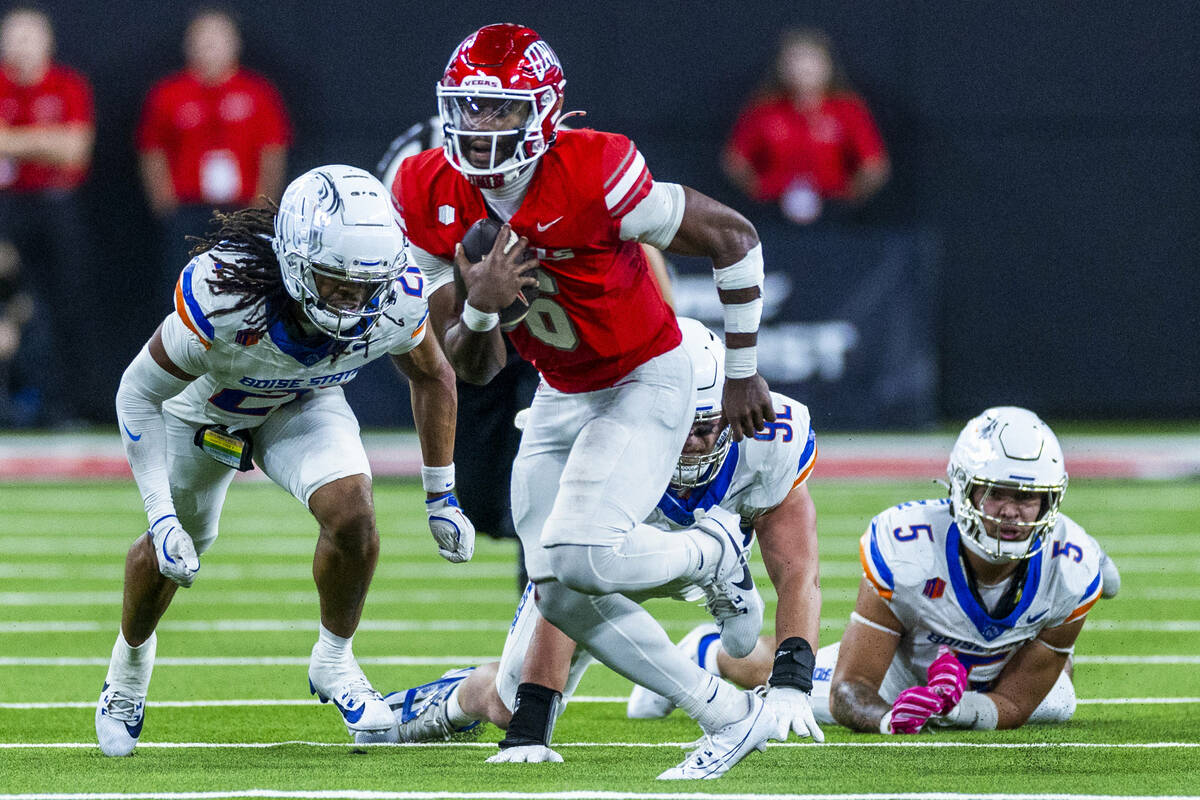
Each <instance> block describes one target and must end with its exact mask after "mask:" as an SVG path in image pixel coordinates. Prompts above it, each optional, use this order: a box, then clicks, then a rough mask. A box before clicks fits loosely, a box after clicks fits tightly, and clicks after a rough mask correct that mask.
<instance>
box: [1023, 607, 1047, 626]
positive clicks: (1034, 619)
mask: <svg viewBox="0 0 1200 800" xmlns="http://www.w3.org/2000/svg"><path fill="white" fill-rule="evenodd" d="M1048 613H1050V609H1048V608H1047V609H1046V610H1045V611H1043V612H1042V613H1040V614H1030V615H1029V616H1028V617H1026V618H1025V621H1026V622H1027V623H1033V622H1037V621H1038V620H1039V619H1041V618H1042V617H1044V616H1046V615H1047V614H1048Z"/></svg>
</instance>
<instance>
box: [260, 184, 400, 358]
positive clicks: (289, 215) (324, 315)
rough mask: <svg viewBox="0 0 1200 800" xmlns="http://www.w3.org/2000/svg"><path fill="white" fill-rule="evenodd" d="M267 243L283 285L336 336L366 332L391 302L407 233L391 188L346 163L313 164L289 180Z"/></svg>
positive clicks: (310, 315)
mask: <svg viewBox="0 0 1200 800" xmlns="http://www.w3.org/2000/svg"><path fill="white" fill-rule="evenodd" d="M271 245H272V247H273V248H274V250H275V255H276V257H277V258H278V259H279V267H280V269H281V270H282V271H283V285H284V288H285V289H287V293H288V294H289V295H291V296H292V298H293V299H295V300H296V301H297V302H299V303H300V304H301V306H303V308H304V314H305V316H307V317H308V319H309V320H310V321H311V322H312V323H313V324H314V325H316V326H317V327H318V328H320V329H321V331H322V332H323V333H326V334H328V335H329V336H331V337H333V338H334V339H338V340H340V341H351V340H354V339H361V338H362V337H363V336H366V335H367V333H368V332H369V331H370V330H371V328H373V327H374V326H375V323H377V322H378V321H379V319H380V317H382V316H383V315H384V314H385V313H386V312H387V310H388V309H389V308H391V306H392V305H393V304H394V303H395V302H396V297H397V294H396V281H397V279H398V278H399V277H400V276H401V275H402V274H403V273H404V271H405V269H407V268H408V240H407V239H406V238H405V236H404V231H403V230H402V229H401V228H400V221H399V217H398V215H397V213H396V211H395V209H394V207H393V205H392V199H391V195H389V194H388V191H387V190H386V189H385V188H383V184H381V183H380V182H379V180H378V179H377V178H375V176H373V175H371V173H369V172H367V171H366V170H361V169H359V168H357V167H348V166H346V165H344V164H331V165H329V166H324V167H317V168H316V169H311V170H309V171H308V172H306V173H304V174H303V175H301V176H300V177H299V178H296V180H294V181H292V182H291V183H290V184H288V187H287V189H286V190H285V191H284V193H283V199H282V200H281V201H280V203H279V212H278V213H277V214H276V215H275V236H274V238H273V239H272V240H271ZM319 279H320V280H321V283H322V285H323V291H324V294H322V289H319V288H318V286H317V282H318V280H319Z"/></svg>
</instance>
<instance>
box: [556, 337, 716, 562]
mask: <svg viewBox="0 0 1200 800" xmlns="http://www.w3.org/2000/svg"><path fill="white" fill-rule="evenodd" d="M692 374H693V373H692V367H691V362H690V361H689V360H688V357H687V355H686V354H685V353H684V352H683V350H682V348H676V349H675V350H672V351H670V352H668V353H664V354H663V355H660V356H657V357H655V358H652V359H650V360H649V361H647V362H646V363H645V364H642V365H641V366H639V367H638V368H637V369H635V370H633V372H631V373H630V374H629V375H627V376H625V377H624V378H622V379H621V380H620V381H618V383H617V384H616V385H615V386H613V387H611V388H608V389H603V390H600V391H597V392H589V393H587V395H586V396H581V397H580V400H581V402H584V403H586V404H587V406H588V409H587V412H586V414H585V419H584V420H583V424H582V425H581V426H580V428H579V434H578V436H576V437H575V441H574V443H573V444H572V445H571V450H570V454H569V455H568V456H567V460H566V464H565V465H564V466H563V469H562V474H561V475H560V478H559V488H558V493H557V496H556V497H555V499H554V505H553V508H552V509H551V512H550V516H549V518H548V519H547V520H546V526H545V529H544V530H543V532H542V546H543V547H552V546H554V545H560V544H584V545H597V544H613V545H616V544H619V543H620V542H621V541H622V540H623V539H624V538H625V536H626V535H627V534H628V533H629V531H630V530H632V529H633V527H634V526H635V525H637V524H638V523H640V522H642V520H644V519H645V518H646V516H647V515H648V514H649V513H650V512H651V511H652V510H654V507H655V505H656V504H657V503H658V501H659V499H660V498H661V497H662V493H663V491H664V490H665V489H666V488H667V482H668V481H669V480H670V477H671V471H672V469H674V466H675V463H676V462H677V461H678V459H679V453H680V451H681V450H682V449H683V444H684V441H685V440H686V439H687V434H688V430H689V429H690V428H691V424H692V416H693V408H694V406H695V389H694V387H693V386H692V380H693V378H692Z"/></svg>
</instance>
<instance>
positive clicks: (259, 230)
mask: <svg viewBox="0 0 1200 800" xmlns="http://www.w3.org/2000/svg"><path fill="white" fill-rule="evenodd" d="M278 210H279V209H278V206H276V205H275V204H274V203H271V204H270V207H268V208H246V209H242V210H240V211H230V212H223V211H214V212H213V215H212V220H211V223H210V224H211V225H212V226H213V227H214V228H215V230H212V231H209V232H208V233H206V234H205V235H204V236H189V237H188V238H189V239H191V240H192V241H194V242H195V243H196V246H195V247H193V248H192V251H191V254H192V255H194V256H195V255H199V254H200V253H203V252H205V251H207V250H213V249H219V250H221V251H225V252H232V253H237V254H238V255H239V256H240V257H239V258H237V259H236V260H231V261H222V260H219V259H218V260H217V264H218V266H219V267H220V269H219V270H217V272H216V277H213V278H209V280H208V284H209V286H211V287H212V290H213V294H225V293H231V294H236V295H240V296H241V300H239V301H238V302H237V303H235V304H234V305H233V306H231V307H230V308H224V309H221V310H219V311H215V312H213V313H214V314H230V313H233V312H235V311H244V310H246V309H248V308H254V307H256V306H257V310H256V311H255V312H254V313H253V314H250V315H248V316H247V317H246V324H248V325H249V326H250V327H251V328H253V329H254V330H256V331H257V332H258V333H260V334H261V333H265V332H266V331H267V329H268V328H270V327H271V326H272V325H273V324H274V323H275V322H276V320H278V319H279V318H280V317H281V316H282V315H283V313H284V312H285V311H286V310H287V308H288V303H289V300H290V296H289V295H288V293H287V290H286V289H285V288H284V287H283V275H282V273H281V272H280V270H279V261H278V259H276V257H275V251H274V250H272V249H271V238H272V237H273V236H274V234H275V212H276V211H278Z"/></svg>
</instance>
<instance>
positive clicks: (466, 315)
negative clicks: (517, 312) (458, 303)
mask: <svg viewBox="0 0 1200 800" xmlns="http://www.w3.org/2000/svg"><path fill="white" fill-rule="evenodd" d="M462 321H463V324H464V325H466V326H467V327H468V328H470V329H471V330H473V331H475V332H477V333H486V332H487V331H490V330H491V329H492V328H494V327H496V326H497V325H499V324H500V314H499V313H498V312H495V311H493V312H492V313H490V314H489V313H487V312H486V311H480V310H479V309H478V308H476V307H475V306H473V305H471V304H470V303H463V310H462Z"/></svg>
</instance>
